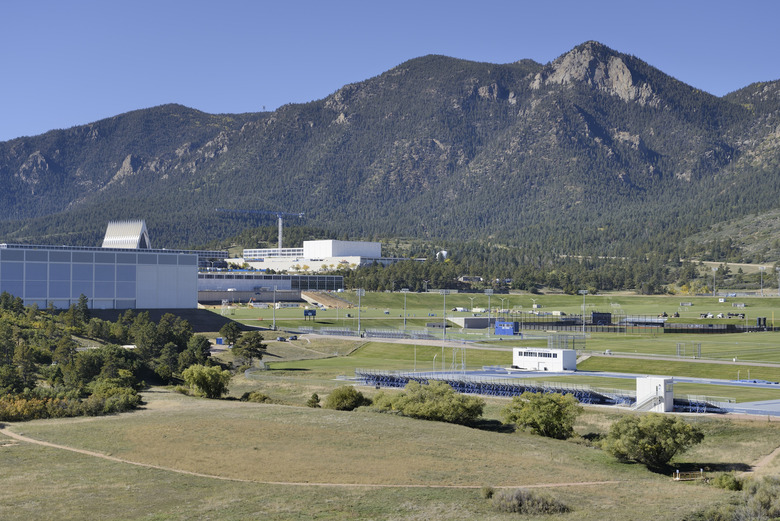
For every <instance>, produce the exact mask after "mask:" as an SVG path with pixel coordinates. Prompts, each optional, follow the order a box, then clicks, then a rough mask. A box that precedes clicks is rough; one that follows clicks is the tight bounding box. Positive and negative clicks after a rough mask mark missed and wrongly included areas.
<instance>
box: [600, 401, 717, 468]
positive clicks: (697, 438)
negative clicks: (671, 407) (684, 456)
mask: <svg viewBox="0 0 780 521" xmlns="http://www.w3.org/2000/svg"><path fill="white" fill-rule="evenodd" d="M703 439H704V433H703V432H702V431H701V429H699V428H698V427H696V426H694V425H691V424H689V423H686V422H685V421H684V420H682V419H681V418H678V417H673V416H668V415H664V414H647V415H643V416H625V417H624V418H621V419H620V420H618V421H616V422H615V423H613V424H612V426H611V427H610V428H609V434H607V437H606V439H605V440H604V442H603V443H602V446H603V448H604V450H606V451H607V452H609V453H610V454H612V455H613V456H615V457H616V458H617V459H619V460H621V461H636V462H639V463H644V464H645V465H647V466H648V467H652V468H660V467H663V466H664V465H666V464H667V463H669V461H670V460H671V459H672V458H673V457H674V456H675V455H676V454H678V453H680V452H683V451H685V450H687V449H688V448H690V447H692V446H693V445H696V444H697V443H701V441H702V440H703Z"/></svg>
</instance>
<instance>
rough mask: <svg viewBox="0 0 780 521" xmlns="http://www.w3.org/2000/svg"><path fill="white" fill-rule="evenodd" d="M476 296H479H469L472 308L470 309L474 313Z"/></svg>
mask: <svg viewBox="0 0 780 521" xmlns="http://www.w3.org/2000/svg"><path fill="white" fill-rule="evenodd" d="M475 298H477V297H469V300H470V301H471V308H470V309H469V311H471V312H472V313H474V299H475Z"/></svg>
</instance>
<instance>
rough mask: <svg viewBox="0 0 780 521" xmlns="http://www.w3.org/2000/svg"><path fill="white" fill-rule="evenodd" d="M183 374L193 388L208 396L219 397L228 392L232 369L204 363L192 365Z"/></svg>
mask: <svg viewBox="0 0 780 521" xmlns="http://www.w3.org/2000/svg"><path fill="white" fill-rule="evenodd" d="M181 375H182V378H184V381H185V382H186V383H187V385H189V386H190V388H191V389H193V390H194V391H196V392H197V393H199V394H202V395H204V396H205V397H206V398H219V397H221V396H222V395H223V394H225V393H227V391H228V384H229V383H230V378H231V376H232V375H231V374H230V371H223V370H222V369H220V368H219V367H205V366H202V365H191V366H189V367H188V368H187V369H185V370H184V371H183V372H182V374H181Z"/></svg>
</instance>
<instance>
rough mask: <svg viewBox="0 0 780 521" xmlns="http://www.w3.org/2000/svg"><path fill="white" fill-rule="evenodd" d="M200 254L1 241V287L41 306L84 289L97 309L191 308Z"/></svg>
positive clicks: (58, 303)
mask: <svg viewBox="0 0 780 521" xmlns="http://www.w3.org/2000/svg"><path fill="white" fill-rule="evenodd" d="M223 253H225V252H211V253H209V254H207V255H215V256H219V255H222V254H223ZM204 254H206V253H205V252H192V251H171V250H140V249H139V250H128V249H124V248H94V247H92V248H90V247H74V246H29V245H20V244H0V291H6V292H8V293H10V294H12V295H14V296H15V297H21V298H22V300H24V304H25V305H32V304H37V305H38V306H39V307H42V308H44V307H47V306H49V305H53V306H54V307H57V308H67V307H68V306H70V305H71V304H75V303H76V302H78V299H79V297H80V296H81V295H82V294H83V295H85V296H86V297H87V298H88V299H89V302H90V307H92V308H96V309H131V308H143V309H156V308H194V307H196V306H197V302H198V257H199V256H200V255H204Z"/></svg>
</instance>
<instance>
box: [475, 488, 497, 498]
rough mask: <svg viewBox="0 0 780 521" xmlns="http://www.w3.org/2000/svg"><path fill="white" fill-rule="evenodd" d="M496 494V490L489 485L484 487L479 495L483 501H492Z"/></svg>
mask: <svg viewBox="0 0 780 521" xmlns="http://www.w3.org/2000/svg"><path fill="white" fill-rule="evenodd" d="M495 493H496V489H494V488H493V487H491V486H488V485H486V486H484V487H482V488H481V489H480V490H479V494H480V495H481V496H482V499H491V498H492V497H493V495H494V494H495Z"/></svg>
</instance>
